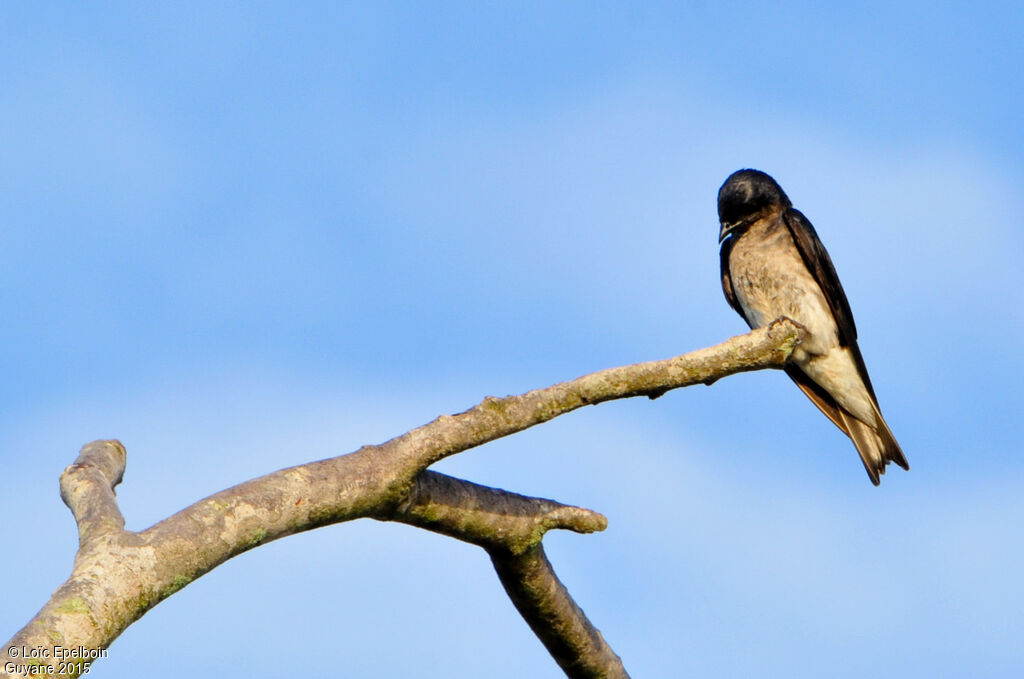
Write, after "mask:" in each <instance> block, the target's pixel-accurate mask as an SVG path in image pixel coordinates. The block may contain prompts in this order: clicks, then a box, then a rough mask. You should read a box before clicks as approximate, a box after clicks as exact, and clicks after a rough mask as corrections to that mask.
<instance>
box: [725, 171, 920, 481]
mask: <svg viewBox="0 0 1024 679" xmlns="http://www.w3.org/2000/svg"><path fill="white" fill-rule="evenodd" d="M718 219H719V222H720V223H721V231H720V232H719V244H720V245H721V252H720V256H721V263H722V289H723V290H724V291H725V297H726V299H727V300H729V304H730V305H732V308H734V309H735V310H736V311H737V312H738V313H739V314H740V316H742V317H743V319H744V320H746V322H747V324H748V325H749V326H750V327H751V328H761V327H764V326H766V325H769V324H770V323H772V321H774V320H776V319H778V318H779V317H781V316H786V317H787V318H789V319H790V320H792V321H795V322H796V323H798V324H799V325H800V326H802V327H803V329H804V332H805V334H804V337H803V341H802V342H801V343H800V344H799V345H798V346H797V348H796V349H795V350H794V351H793V354H792V356H791V358H790V363H789V364H788V365H787V366H786V368H785V370H786V374H788V375H789V376H790V377H791V378H792V379H793V381H794V382H796V383H797V386H799V387H800V389H802V390H803V392H804V394H806V395H807V397H808V398H810V399H811V401H813V402H814V405H816V406H818V408H819V409H821V411H822V412H823V413H825V415H827V416H828V418H829V419H830V420H832V422H834V423H835V425H836V426H837V427H839V428H840V429H841V430H843V432H844V433H845V434H846V435H847V436H849V437H850V438H851V439H852V440H853V444H854V445H855V446H856V447H857V452H858V453H860V459H861V460H862V461H863V462H864V468H865V469H867V472H868V476H869V477H871V482H872V483H873V484H875V485H876V486H877V485H878V476H879V474H884V473H885V465H886V464H887V463H889V462H895V463H896V464H898V465H899V466H901V467H903V468H904V469H910V467H909V465H908V464H907V459H906V458H905V457H904V456H903V451H901V450H900V446H899V444H898V443H896V439H895V438H894V437H893V435H892V432H891V431H889V426H888V425H887V424H886V423H885V420H884V419H883V418H882V413H881V411H880V410H879V409H878V401H877V400H876V399H875V390H874V389H873V388H872V386H871V380H870V379H869V378H868V371H867V368H865V367H864V359H863V358H862V357H861V355H860V349H859V348H858V347H857V328H856V327H855V326H854V324H853V314H852V313H851V312H850V304H849V302H847V301H846V294H845V293H844V292H843V286H842V285H840V283H839V277H838V276H836V270H835V267H833V266H832V260H831V258H830V257H829V256H828V252H826V251H825V246H824V245H822V244H821V241H820V240H819V239H818V234H817V233H815V231H814V227H813V226H811V223H810V221H808V220H807V218H806V217H804V216H803V214H801V213H800V211H799V210H795V209H794V208H793V204H792V203H791V202H790V201H789V198H788V197H787V196H786V193H785V192H784V191H783V190H782V187H781V186H779V185H778V183H777V182H776V181H775V180H774V179H772V178H771V177H770V176H768V175H767V174H765V173H764V172H760V171H758V170H740V171H738V172H734V173H733V174H732V175H730V176H729V178H728V179H726V180H725V183H724V184H722V188H721V189H719V191H718Z"/></svg>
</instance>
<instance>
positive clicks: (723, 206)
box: [718, 170, 793, 242]
mask: <svg viewBox="0 0 1024 679" xmlns="http://www.w3.org/2000/svg"><path fill="white" fill-rule="evenodd" d="M775 207H782V208H787V207H793V204H792V203H790V202H789V197H788V196H787V195H786V192H785V191H783V190H782V187H781V186H779V183H778V182H776V181H775V180H774V179H772V178H771V177H770V176H769V175H767V174H765V173H764V172H761V171H760V170H739V171H737V172H733V173H732V174H731V175H729V178H728V179H726V180H725V183H724V184H722V188H720V189H719V190H718V221H719V222H720V223H721V225H722V230H721V231H720V232H719V234H718V240H719V242H721V241H722V240H724V239H725V237H726V236H727V235H729V232H731V231H732V230H733V229H735V228H738V227H742V226H746V225H749V224H750V223H751V221H752V219H751V218H753V217H754V216H755V215H757V214H758V213H761V212H763V211H766V210H770V209H771V208H775Z"/></svg>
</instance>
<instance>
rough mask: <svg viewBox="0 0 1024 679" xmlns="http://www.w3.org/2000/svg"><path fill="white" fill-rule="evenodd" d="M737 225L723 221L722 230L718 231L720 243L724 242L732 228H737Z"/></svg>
mask: <svg viewBox="0 0 1024 679" xmlns="http://www.w3.org/2000/svg"><path fill="white" fill-rule="evenodd" d="M735 226H736V225H735V224H726V223H724V222H723V223H722V230H721V231H719V232H718V244H719V245H721V244H722V241H724V240H725V239H726V237H727V236H728V235H729V234H730V233H731V232H732V230H733V228H735Z"/></svg>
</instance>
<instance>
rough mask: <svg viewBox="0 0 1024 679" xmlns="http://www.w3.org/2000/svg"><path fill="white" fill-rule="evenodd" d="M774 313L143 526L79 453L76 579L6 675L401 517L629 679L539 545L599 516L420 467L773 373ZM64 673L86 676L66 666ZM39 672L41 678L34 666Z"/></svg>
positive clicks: (786, 340)
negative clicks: (710, 343)
mask: <svg viewBox="0 0 1024 679" xmlns="http://www.w3.org/2000/svg"><path fill="white" fill-rule="evenodd" d="M799 333H800V331H799V328H798V327H797V326H796V325H795V324H793V323H791V322H789V321H787V320H785V319H782V320H780V321H778V322H776V323H774V324H772V325H771V326H770V327H768V328H762V329H759V330H755V331H753V332H751V333H748V334H746V335H741V336H738V337H733V338H731V339H730V340H728V341H726V342H723V343H722V344H719V345H717V346H714V347H710V348H707V349H701V350H699V351H694V352H691V353H689V354H684V355H682V356H677V357H675V358H670V359H666V360H663V361H651V362H649V363H638V364H635V365H629V366H623V367H619V368H610V369H607V370H602V371H599V372H596V373H592V374H590V375H585V376H583V377H580V378H577V379H575V380H571V381H569V382H563V383H560V384H556V385H554V386H551V387H547V388H545V389H537V390H534V391H531V392H528V393H526V394H522V395H520V396H508V397H505V398H494V397H487V398H486V399H484V400H483V402H482V403H480V404H479V405H477V406H476V407H474V408H471V409H469V410H467V411H465V412H462V413H459V414H457V415H442V416H441V417H439V418H437V419H436V420H434V421H433V422H430V423H429V424H426V425H424V426H422V427H418V428H416V429H413V430H411V431H409V432H408V433H406V434H403V435H402V436H399V437H397V438H394V439H391V440H390V441H387V442H386V443H383V444H380V445H373V446H364V447H363V448H360V449H359V450H357V451H355V452H353V453H349V454H347V455H341V456H339V457H334V458H330V459H327V460H321V461H318V462H311V463H309V464H304V465H300V466H297V467H290V468H288V469H282V470H280V471H276V472H273V473H271V474H267V475H266V476H261V477H259V478H256V479H253V480H251V481H247V482H245V483H242V484H239V485H237V486H234V487H232V488H228V489H226V490H223V491H221V492H219V493H217V494H215V495H212V496H210V497H208V498H206V499H204V500H200V501H199V502H196V503H195V504H193V505H191V506H190V507H187V508H185V509H183V510H182V511H180V512H178V513H177V514H175V515H173V516H171V517H169V518H167V519H165V520H164V521H161V522H160V523H158V524H156V525H154V526H152V527H150V528H148V529H146V530H143V531H140V532H133V531H127V530H125V529H124V523H125V522H124V518H123V517H122V515H121V512H120V510H119V508H118V506H117V502H116V498H115V496H114V491H113V489H114V487H115V486H116V485H117V484H118V483H119V482H120V481H121V477H122V475H123V473H124V468H125V463H126V453H125V449H124V447H123V446H122V445H121V444H120V443H119V442H117V441H97V442H94V443H90V444H88V445H86V446H85V447H84V448H83V449H82V451H81V454H80V455H79V457H78V459H77V460H76V461H75V462H74V464H72V465H71V466H70V467H68V468H67V469H66V470H65V471H64V473H63V474H62V476H61V496H62V497H63V498H64V501H65V503H66V504H67V505H68V507H70V508H71V511H72V513H73V514H74V516H75V520H76V521H77V522H78V531H79V549H78V553H77V555H76V557H75V563H74V567H73V569H72V572H71V576H70V577H69V578H68V580H67V581H66V582H65V583H64V584H62V585H61V586H60V587H59V588H58V589H57V591H56V592H54V594H53V595H52V597H51V598H50V600H49V602H47V604H46V605H45V606H44V607H43V608H42V610H41V611H39V613H38V614H36V616H35V617H34V618H33V619H32V620H31V621H30V622H29V623H28V624H27V625H26V626H25V627H24V628H22V630H21V631H19V632H18V633H17V634H16V635H15V636H14V637H13V638H12V639H11V640H10V641H8V642H7V644H5V646H4V648H3V650H2V651H0V672H3V670H4V668H5V667H13V668H15V669H16V670H17V671H15V672H14V673H13V674H14V675H15V676H16V675H18V674H28V673H29V671H30V670H29V669H28V668H29V665H28V663H27V661H25V660H23V659H20V658H17V657H12V656H11V653H10V649H11V648H16V649H22V648H24V649H44V650H48V652H47V653H45V654H44V659H42V660H39V659H36V660H35V661H33V662H34V663H35V664H37V665H38V664H42V665H47V666H49V668H50V673H56V672H57V669H58V664H57V662H56V658H57V657H58V655H57V653H58V651H57V649H58V648H64V649H67V648H81V649H88V650H92V651H94V652H98V651H99V649H106V648H107V646H109V645H110V643H111V642H112V641H113V640H114V639H116V638H117V636H118V635H119V634H121V632H123V631H124V630H125V628H127V627H128V625H130V624H131V623H132V622H134V621H135V620H137V619H138V618H139V617H141V616H142V615H143V614H144V613H145V612H146V611H148V610H149V609H150V608H152V607H153V606H155V605H156V604H157V603H159V602H160V601H161V600H163V599H165V598H166V597H168V596H170V595H172V594H173V593H174V592H176V591H178V590H179V589H181V588H182V587H184V586H185V585H187V584H188V583H190V582H192V581H193V580H195V579H196V578H198V577H200V576H202V575H203V574H205V573H207V572H209V571H210V570H211V569H213V568H215V567H216V566H217V565H219V564H221V563H223V562H224V561H226V560H227V559H230V558H232V557H234V556H237V555H238V554H241V553H242V552H244V551H247V550H249V549H252V548H253V547H256V546H258V545H260V544H263V543H265V542H269V541H271V540H276V539H277V538H280V537H284V536H286V535H290V534H292V533H298V532H301V531H306V530H310V529H312V528H317V527H319V526H324V525H328V524H332V523H340V522H343V521H348V520H351V519H356V518H363V517H369V518H375V519H379V520H384V521H399V522H402V523H407V524H409V525H413V526H418V527H420V528H425V529H428V530H432V531H435V532H438V533H442V534H444V535H449V536H451V537H454V538H457V539H459V540H464V541H466V542H470V543H473V544H476V545H479V546H481V547H483V548H484V549H485V550H486V551H487V552H488V554H489V555H490V557H491V560H492V562H493V564H494V567H495V569H496V570H497V572H498V575H499V577H500V578H501V581H502V584H503V585H504V587H505V590H506V592H508V594H509V597H510V598H511V599H512V601H513V603H514V604H515V605H516V607H517V608H518V610H519V611H520V613H521V614H522V615H523V617H524V618H525V619H526V621H527V623H528V624H529V625H530V627H531V628H532V629H533V630H534V632H535V633H536V634H537V636H538V637H539V638H540V639H541V641H542V642H543V643H544V644H545V646H546V647H547V648H548V650H549V651H550V652H551V654H552V656H553V657H554V658H555V660H556V661H557V662H558V663H559V665H560V666H561V667H562V669H563V670H564V671H565V672H566V674H567V675H568V676H570V677H625V676H627V675H626V672H625V670H624V669H623V668H622V664H621V662H620V661H619V658H618V657H617V656H616V655H615V653H614V652H613V651H612V650H611V648H610V647H609V646H608V645H607V644H606V643H605V641H604V639H603V637H602V636H601V633H600V632H599V631H598V630H597V629H596V628H595V627H594V626H593V625H592V624H591V623H590V622H589V621H588V620H587V618H586V616H585V615H584V614H583V611H582V610H581V609H580V608H579V606H577V605H576V603H575V602H574V601H573V600H572V598H571V597H570V595H569V593H568V591H567V590H566V589H565V587H564V586H563V585H562V583H561V582H559V580H558V578H557V577H556V575H555V573H554V570H553V569H552V567H551V564H550V563H549V562H548V560H547V558H546V557H545V555H544V550H543V547H542V545H541V541H542V539H543V536H544V534H545V533H546V532H547V531H548V530H550V529H552V528H560V529H568V530H573V531H576V532H579V533H589V532H593V531H599V530H603V529H604V527H605V525H606V523H607V522H606V520H605V518H604V517H603V516H601V515H600V514H597V513H596V512H592V511H590V510H587V509H582V508H579V507H571V506H568V505H563V504H560V503H558V502H554V501H552V500H542V499H538V498H530V497H525V496H522V495H517V494H515V493H510V492H507V491H503V490H498V489H494V488H487V487H484V486H480V485H477V484H474V483H471V482H469V481H463V480H459V479H454V478H452V477H449V476H445V475H443V474H438V473H436V472H431V471H428V470H427V469H428V467H430V465H432V464H434V463H435V462H437V461H438V460H441V459H443V458H445V457H448V456H450V455H454V454H456V453H459V452H462V451H464V450H468V449H470V448H474V447H477V446H480V445H482V444H484V443H486V442H488V441H493V440H494V439H497V438H501V437H503V436H508V435H509V434H513V433H515V432H518V431H522V430H523V429H527V428H529V427H532V426H534V425H536V424H540V423H542V422H546V421H548V420H550V419H552V418H555V417H558V416H559V415H563V414H565V413H568V412H570V411H572V410H575V409H577V408H580V407H582V406H585V405H592V404H597V403H601V402H604V401H609V400H612V399H617V398H626V397H630V396H641V395H647V396H652V397H654V396H658V395H661V394H662V393H665V392H666V391H669V390H671V389H676V388H679V387H685V386H690V385H693V384H701V383H705V384H710V383H712V382H714V381H715V380H718V379H720V378H722V377H725V376H727V375H731V374H734V373H737V372H744V371H750V370H759V369H763V368H780V367H782V366H783V365H784V364H785V362H786V360H787V359H788V358H789V355H790V353H791V352H792V351H793V348H794V346H796V344H797V343H798V342H799ZM64 669H67V670H69V672H66V673H65V675H66V676H74V675H77V674H79V673H81V672H83V671H84V670H85V665H83V664H81V663H77V664H76V663H71V664H65V665H64ZM38 672H39V669H36V670H35V673H38Z"/></svg>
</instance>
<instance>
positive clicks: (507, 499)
mask: <svg viewBox="0 0 1024 679" xmlns="http://www.w3.org/2000/svg"><path fill="white" fill-rule="evenodd" d="M377 518H380V519H383V520H387V521H398V522H401V523H406V524H409V525H410V526H416V527H418V528H425V529H426V530H430V531H434V532H435V533H442V534H444V535H448V536H450V537H453V538H456V539H458V540H462V541H463V542H469V543H472V544H474V545H479V546H481V547H483V548H485V549H501V550H505V551H508V552H511V553H513V554H521V553H523V552H525V551H527V550H529V549H531V548H532V547H534V546H535V545H538V544H540V541H541V539H542V538H543V537H544V534H545V533H546V532H548V531H549V530H551V529H553V528H561V529H565V530H571V531H574V532H576V533H593V532H596V531H602V530H604V529H605V528H606V527H607V526H608V519H606V518H605V517H604V516H602V515H601V514H598V513H597V512H594V511H591V510H589V509H583V508H582V507H573V506H571V505H563V504H561V503H560V502H555V501H554V500H544V499H541V498H535V497H526V496H525V495H518V494H516V493H510V492H509V491H506V490H501V489H498V488H489V487H488V486H482V485H480V484H477V483H472V482H470V481H463V480H462V479H456V478H454V477H451V476H446V475H445V474H440V473H438V472H433V471H426V472H423V473H422V474H420V475H419V476H418V477H417V478H416V481H415V483H414V484H413V487H412V489H411V490H410V492H409V494H408V496H407V497H406V499H405V500H404V501H403V502H402V503H400V504H399V505H398V506H397V507H396V508H395V509H394V510H393V511H391V512H388V513H387V514H381V515H379V516H378V517H377Z"/></svg>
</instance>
